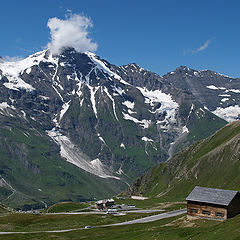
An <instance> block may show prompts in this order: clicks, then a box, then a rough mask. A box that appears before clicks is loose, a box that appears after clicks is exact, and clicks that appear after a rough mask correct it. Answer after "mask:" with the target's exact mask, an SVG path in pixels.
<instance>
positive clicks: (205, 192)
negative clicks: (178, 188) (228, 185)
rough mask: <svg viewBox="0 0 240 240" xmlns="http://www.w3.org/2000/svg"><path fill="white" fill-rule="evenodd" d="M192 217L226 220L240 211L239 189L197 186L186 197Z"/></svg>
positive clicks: (188, 211) (189, 214) (189, 213)
mask: <svg viewBox="0 0 240 240" xmlns="http://www.w3.org/2000/svg"><path fill="white" fill-rule="evenodd" d="M186 200H187V214H188V216H191V217H200V218H211V219H219V220H225V219H227V218H230V217H234V216H235V215H237V214H239V213H240V194H239V192H238V191H232V190H224V189H217V188H205V187H198V186H197V187H195V188H194V189H193V190H192V192H191V193H190V194H189V195H188V197H187V198H186Z"/></svg>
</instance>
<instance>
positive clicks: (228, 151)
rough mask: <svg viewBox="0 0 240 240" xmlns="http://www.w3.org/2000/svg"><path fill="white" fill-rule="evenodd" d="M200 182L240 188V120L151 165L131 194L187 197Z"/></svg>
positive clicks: (172, 197)
mask: <svg viewBox="0 0 240 240" xmlns="http://www.w3.org/2000/svg"><path fill="white" fill-rule="evenodd" d="M196 185H198V186H205V187H216V188H224V189H234V190H239V189H240V121H236V122H233V123H231V124H228V125H226V126H225V127H224V128H222V129H221V130H219V131H218V132H217V133H216V134H214V135H212V136H211V137H209V138H207V139H205V140H203V141H200V142H197V143H195V144H193V145H191V146H189V147H187V148H186V149H185V150H183V151H182V152H179V153H178V154H176V155H175V156H174V157H173V158H171V159H170V160H169V161H167V162H165V163H163V164H160V165H157V166H155V167H153V168H151V169H150V170H149V171H148V172H147V173H146V174H144V175H143V176H142V177H140V178H138V179H137V180H136V181H135V182H134V184H133V185H132V186H131V187H130V188H129V189H128V192H127V194H129V195H143V196H149V197H161V199H162V200H171V201H174V200H184V199H185V198H186V197H187V195H188V193H189V192H190V191H191V190H192V189H193V188H194V186H196Z"/></svg>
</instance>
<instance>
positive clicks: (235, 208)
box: [227, 193, 240, 218]
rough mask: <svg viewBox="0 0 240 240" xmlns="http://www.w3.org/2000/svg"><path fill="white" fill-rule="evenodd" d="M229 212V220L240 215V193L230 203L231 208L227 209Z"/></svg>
mask: <svg viewBox="0 0 240 240" xmlns="http://www.w3.org/2000/svg"><path fill="white" fill-rule="evenodd" d="M227 211H228V218H229V217H234V216H236V215H237V214H240V193H237V195H236V196H235V197H234V198H233V200H232V201H231V202H230V204H229V206H228V207H227Z"/></svg>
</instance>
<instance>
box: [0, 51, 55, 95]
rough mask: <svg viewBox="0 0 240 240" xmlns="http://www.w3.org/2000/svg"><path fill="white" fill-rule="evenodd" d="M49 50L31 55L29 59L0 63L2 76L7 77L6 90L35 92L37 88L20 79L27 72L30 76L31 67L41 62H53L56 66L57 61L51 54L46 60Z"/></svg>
mask: <svg viewBox="0 0 240 240" xmlns="http://www.w3.org/2000/svg"><path fill="white" fill-rule="evenodd" d="M46 52H47V50H43V51H41V52H38V53H36V54H33V55H30V56H28V57H27V58H25V59H23V60H20V61H16V62H3V63H0V69H1V70H2V75H3V76H5V77H7V79H8V81H9V82H7V83H4V84H3V85H4V86H5V87H6V88H9V89H12V90H16V91H19V89H25V90H26V91H33V90H35V88H34V87H33V86H31V85H30V84H28V83H26V82H24V81H23V80H22V79H21V78H20V74H22V73H23V72H24V70H26V73H27V74H29V73H30V72H31V67H33V66H34V65H38V64H39V63H40V62H41V61H43V62H52V63H54V64H55V62H56V59H54V58H53V57H52V56H51V54H50V55H49V56H48V58H47V59H46V58H45V57H44V56H45V54H46Z"/></svg>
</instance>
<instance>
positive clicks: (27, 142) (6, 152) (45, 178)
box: [0, 124, 125, 209]
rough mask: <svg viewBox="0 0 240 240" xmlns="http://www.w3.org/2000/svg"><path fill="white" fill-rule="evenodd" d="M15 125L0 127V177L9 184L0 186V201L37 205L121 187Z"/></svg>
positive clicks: (105, 194)
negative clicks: (63, 155) (80, 167)
mask: <svg viewBox="0 0 240 240" xmlns="http://www.w3.org/2000/svg"><path fill="white" fill-rule="evenodd" d="M14 125H15V127H11V124H8V126H6V125H5V126H4V127H1V128H0V177H1V178H3V179H4V180H5V181H6V182H7V183H8V184H9V185H10V186H11V187H12V188H11V187H10V186H7V185H6V184H5V185H4V186H2V185H1V186H2V187H0V202H2V203H5V204H7V205H10V206H12V207H22V208H24V209H27V208H31V207H36V208H38V207H43V206H44V205H43V202H45V203H47V204H51V203H54V202H58V201H84V200H90V199H94V198H104V197H110V196H112V195H113V194H114V193H118V192H119V191H121V189H124V187H125V185H124V184H123V183H121V182H119V181H117V180H114V179H107V180H106V179H103V178H99V177H96V176H94V175H92V174H89V173H87V172H85V171H83V170H81V169H79V168H77V167H75V166H74V165H72V164H70V163H68V162H66V161H65V160H64V159H62V158H61V157H60V155H59V153H58V149H57V146H56V145H55V144H54V143H53V142H51V141H50V139H48V138H46V137H45V135H43V134H42V133H41V132H40V131H37V130H36V129H34V128H32V129H30V128H29V127H25V126H24V125H23V124H14ZM13 189H14V190H16V191H14V190H13ZM12 193H13V194H12Z"/></svg>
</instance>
